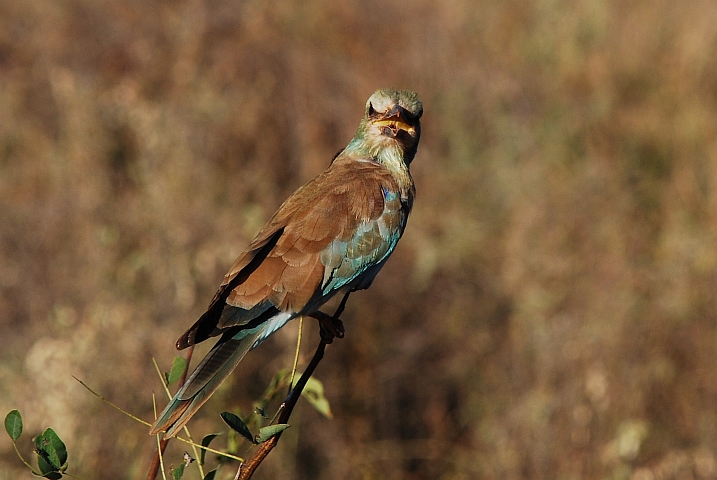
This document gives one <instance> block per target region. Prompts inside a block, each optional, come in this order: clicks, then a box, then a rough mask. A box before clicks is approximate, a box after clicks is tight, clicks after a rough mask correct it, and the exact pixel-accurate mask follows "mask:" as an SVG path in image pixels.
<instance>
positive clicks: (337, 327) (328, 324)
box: [310, 311, 346, 343]
mask: <svg viewBox="0 0 717 480" xmlns="http://www.w3.org/2000/svg"><path fill="white" fill-rule="evenodd" d="M310 316H311V317H313V318H315V319H316V320H318V321H319V327H320V331H321V338H322V339H323V340H324V342H326V343H332V342H333V341H334V338H344V333H345V332H346V330H344V322H342V321H341V319H340V318H337V317H332V316H331V315H329V314H326V313H324V312H319V311H316V312H314V313H312V314H311V315H310Z"/></svg>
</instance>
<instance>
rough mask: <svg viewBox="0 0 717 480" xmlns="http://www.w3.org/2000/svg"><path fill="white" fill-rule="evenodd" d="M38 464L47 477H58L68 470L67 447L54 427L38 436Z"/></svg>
mask: <svg viewBox="0 0 717 480" xmlns="http://www.w3.org/2000/svg"><path fill="white" fill-rule="evenodd" d="M33 440H34V442H35V453H36V454H37V466H38V467H39V468H40V472H41V473H42V475H43V476H44V477H45V478H52V479H57V478H61V477H62V472H64V471H65V470H67V447H65V444H64V442H63V441H62V440H60V437H59V436H58V435H57V434H56V433H55V431H54V430H53V429H52V428H48V429H47V430H45V431H44V432H43V433H42V434H41V435H38V436H36V437H35V438H34V439H33Z"/></svg>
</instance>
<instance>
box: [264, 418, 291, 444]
mask: <svg viewBox="0 0 717 480" xmlns="http://www.w3.org/2000/svg"><path fill="white" fill-rule="evenodd" d="M289 427H290V425H289V424H288V423H277V424H276V425H268V426H266V427H262V428H260V429H259V435H257V436H256V443H264V442H266V441H267V440H269V439H270V438H271V437H273V436H275V435H277V434H279V433H281V432H283V431H284V430H286V429H287V428H289Z"/></svg>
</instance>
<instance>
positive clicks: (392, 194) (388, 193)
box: [381, 187, 398, 202]
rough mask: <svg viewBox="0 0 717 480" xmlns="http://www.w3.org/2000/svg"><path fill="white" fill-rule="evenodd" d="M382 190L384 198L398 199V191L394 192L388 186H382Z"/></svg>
mask: <svg viewBox="0 0 717 480" xmlns="http://www.w3.org/2000/svg"><path fill="white" fill-rule="evenodd" d="M381 191H382V192H383V198H385V199H386V201H387V202H390V201H393V200H396V197H398V192H392V191H390V190H389V189H388V188H386V187H381Z"/></svg>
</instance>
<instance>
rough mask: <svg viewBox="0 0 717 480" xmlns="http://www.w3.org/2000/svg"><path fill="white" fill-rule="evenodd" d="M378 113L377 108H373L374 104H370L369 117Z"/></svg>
mask: <svg viewBox="0 0 717 480" xmlns="http://www.w3.org/2000/svg"><path fill="white" fill-rule="evenodd" d="M375 114H376V110H374V109H373V104H371V103H369V104H368V115H369V117H373V116H374V115H375Z"/></svg>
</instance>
